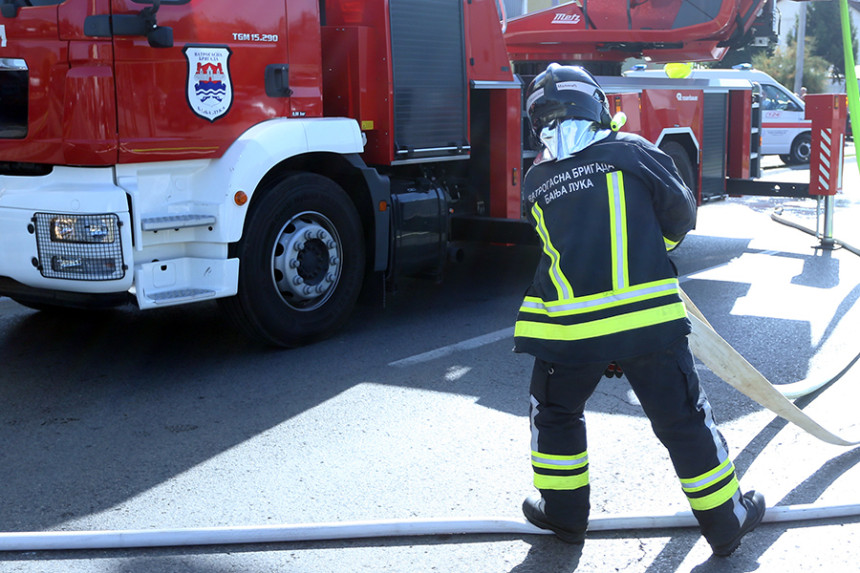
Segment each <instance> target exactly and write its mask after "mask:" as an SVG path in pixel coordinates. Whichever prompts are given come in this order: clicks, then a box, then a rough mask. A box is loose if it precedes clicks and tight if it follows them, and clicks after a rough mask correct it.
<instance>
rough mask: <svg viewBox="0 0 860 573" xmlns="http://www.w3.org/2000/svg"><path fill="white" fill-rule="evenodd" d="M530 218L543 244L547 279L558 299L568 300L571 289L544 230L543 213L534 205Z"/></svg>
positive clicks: (555, 251)
mask: <svg viewBox="0 0 860 573" xmlns="http://www.w3.org/2000/svg"><path fill="white" fill-rule="evenodd" d="M532 216H533V217H534V218H535V229H536V230H537V233H538V235H539V236H540V240H541V243H543V252H544V253H546V256H548V257H549V260H550V266H549V278H550V280H552V283H553V284H554V285H555V290H556V292H558V298H560V299H561V298H569V297H572V296H573V288H572V287H571V286H570V282H568V280H567V277H565V276H564V273H562V272H561V255H560V254H559V253H558V251H557V250H556V248H555V247H554V246H553V245H552V241H551V240H550V238H549V230H548V229H547V228H546V222H545V220H544V216H543V211H542V210H541V208H540V206H539V205H538V204H537V203H535V205H534V207H532Z"/></svg>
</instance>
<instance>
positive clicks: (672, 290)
mask: <svg viewBox="0 0 860 573" xmlns="http://www.w3.org/2000/svg"><path fill="white" fill-rule="evenodd" d="M679 288H680V287H679V285H678V279H676V278H671V279H663V280H659V281H654V282H650V283H643V284H640V285H635V286H631V287H627V288H625V289H622V290H619V291H608V292H602V293H597V294H593V295H589V296H583V297H578V298H572V299H567V300H554V301H548V302H546V301H543V300H541V299H540V298H537V297H533V296H527V297H525V298H524V299H523V304H522V307H521V308H520V312H531V313H534V314H543V315H546V316H570V315H574V314H582V313H584V312H592V311H596V310H603V309H606V308H613V307H616V306H622V305H625V304H630V303H634V302H640V301H643V300H648V299H651V298H657V297H660V296H666V295H669V294H679Z"/></svg>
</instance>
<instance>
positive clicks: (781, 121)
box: [624, 69, 812, 163]
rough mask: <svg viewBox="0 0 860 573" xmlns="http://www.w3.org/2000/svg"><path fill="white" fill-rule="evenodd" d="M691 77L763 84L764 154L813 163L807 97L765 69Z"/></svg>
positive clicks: (639, 73)
mask: <svg viewBox="0 0 860 573" xmlns="http://www.w3.org/2000/svg"><path fill="white" fill-rule="evenodd" d="M624 75H625V76H628V77H652V78H658V77H662V78H665V77H666V74H665V72H664V71H663V70H631V71H629V72H625V74H624ZM689 77H690V78H700V79H736V80H747V81H749V82H751V83H752V84H753V85H756V84H757V85H758V86H760V87H761V108H762V112H761V127H762V134H761V154H762V155H779V157H780V159H782V161H783V162H785V163H809V155H810V152H811V150H812V131H811V130H812V122H811V121H810V120H808V119H805V118H804V106H803V100H802V99H800V98H799V97H797V96H796V95H794V93H792V91H791V90H789V89H788V88H786V87H785V86H783V85H782V84H780V83H779V82H777V81H776V80H775V79H773V78H772V77H770V76H769V75H767V74H766V73H764V72H760V71H758V70H752V69H743V70H734V69H732V70H717V69H709V70H693V71H692V73H691V74H690V76H689Z"/></svg>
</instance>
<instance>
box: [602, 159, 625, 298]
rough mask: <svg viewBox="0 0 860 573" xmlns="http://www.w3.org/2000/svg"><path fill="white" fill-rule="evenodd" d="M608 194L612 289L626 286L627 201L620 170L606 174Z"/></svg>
mask: <svg viewBox="0 0 860 573" xmlns="http://www.w3.org/2000/svg"><path fill="white" fill-rule="evenodd" d="M606 189H607V192H608V194H609V234H610V237H611V241H612V290H619V289H623V288H625V287H626V286H627V282H628V277H629V270H628V265H627V201H626V199H625V196H624V176H623V175H622V174H621V172H620V171H613V172H612V173H607V174H606Z"/></svg>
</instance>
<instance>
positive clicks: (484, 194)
mask: <svg viewBox="0 0 860 573" xmlns="http://www.w3.org/2000/svg"><path fill="white" fill-rule="evenodd" d="M768 8H770V10H772V1H771V0H767V1H765V0H722V1H716V0H707V1H705V0H671V1H669V0H665V1H661V2H654V1H649V0H642V1H638V2H631V1H629V0H624V1H621V0H611V1H610V0H605V1H602V2H588V1H587V0H579V1H573V2H569V3H566V4H563V5H560V6H548V7H547V8H545V9H542V10H537V11H533V12H528V13H523V14H520V15H517V16H515V17H508V16H507V15H506V14H505V13H504V4H503V3H502V2H501V1H500V0H496V1H494V0H245V1H244V2H242V3H241V4H238V5H237V4H236V3H235V2H232V1H228V0H0V295H5V296H8V297H10V298H12V299H13V300H15V301H17V302H19V303H21V304H24V305H26V306H29V307H33V308H37V309H42V310H49V309H62V308H78V309H87V308H101V307H110V306H114V305H120V304H127V303H129V302H131V303H133V304H136V305H137V306H138V307H139V308H141V309H154V308H161V307H166V306H170V305H179V304H187V303H192V302H196V301H204V300H211V299H218V302H219V304H220V306H222V307H223V309H224V310H225V311H226V313H227V314H228V315H229V316H230V317H231V318H232V319H233V321H234V322H235V323H236V324H237V325H238V326H239V327H240V328H241V329H242V330H243V331H244V332H246V333H247V334H248V335H249V336H251V337H253V338H255V339H258V340H260V341H262V342H264V343H267V344H272V345H277V346H284V347H290V346H296V345H301V344H305V343H308V342H311V341H314V340H317V339H319V338H321V337H324V336H327V335H330V334H331V333H332V332H335V331H336V330H337V329H338V328H339V327H341V326H342V325H343V324H344V322H345V321H346V320H347V319H348V317H349V316H350V313H351V311H352V309H353V307H354V305H355V304H356V301H357V298H358V296H359V293H360V291H361V290H362V287H363V286H364V285H365V284H366V283H368V282H370V281H369V278H371V277H382V278H384V279H385V281H389V282H390V281H393V280H394V278H395V277H398V276H403V275H408V276H429V277H438V276H439V275H440V274H441V272H442V269H443V267H444V265H445V264H446V261H447V260H448V259H449V258H450V257H451V256H452V252H454V251H452V245H456V244H457V243H458V242H460V241H475V240H480V241H492V242H500V243H525V242H533V241H534V235H533V232H532V231H531V229H530V228H529V227H528V225H527V224H526V223H525V222H524V221H525V219H524V217H523V203H522V197H521V190H520V183H521V181H522V175H523V171H524V169H526V168H527V167H528V165H529V164H530V163H531V160H532V158H533V157H534V155H535V152H536V146H535V142H534V141H533V140H532V139H530V137H531V135H530V128H529V126H528V125H527V119H525V118H524V113H523V103H522V101H523V91H524V88H525V86H526V85H527V84H528V82H529V80H530V79H531V78H532V77H533V76H534V75H535V74H537V73H538V72H540V71H541V70H542V69H544V68H545V67H546V65H547V64H548V63H549V62H552V61H556V62H562V63H578V64H582V65H586V66H587V67H590V68H591V69H593V70H595V71H596V72H597V73H598V74H599V75H601V76H604V75H605V76H607V77H603V78H602V79H601V81H602V82H603V83H604V85H605V87H606V89H607V91H608V92H609V93H610V94H611V103H612V106H613V108H614V111H624V112H625V113H626V114H627V117H628V123H627V126H626V127H625V130H628V131H633V132H637V133H640V134H642V135H643V136H645V137H647V138H649V139H651V140H652V141H654V142H656V143H658V144H659V145H660V146H661V147H662V148H663V149H664V150H666V151H667V152H668V153H670V154H671V155H672V157H673V158H674V159H675V161H676V163H677V164H678V166H679V169H680V171H681V173H682V174H683V176H684V177H685V179H686V180H687V183H688V184H689V185H690V187H691V188H693V189H694V190H695V191H696V192H697V194H698V195H699V196H700V199H701V200H706V199H707V198H708V197H709V196H714V195H721V194H724V193H725V181H726V178H727V177H734V178H747V177H750V176H751V175H754V173H755V160H756V149H755V146H756V141H757V137H756V134H755V129H756V121H755V116H754V102H753V100H752V94H751V90H750V89H749V86H733V87H732V86H729V87H725V86H722V87H720V86H709V85H706V84H702V85H700V86H696V85H689V84H688V85H685V86H683V87H681V88H678V87H677V86H673V85H664V86H649V85H645V84H636V83H635V81H633V80H628V79H625V78H621V77H620V76H619V74H618V72H620V66H621V62H623V61H624V60H626V59H627V58H630V57H645V58H650V59H651V60H653V61H702V60H714V59H719V58H720V57H722V55H723V54H724V53H725V51H727V50H728V49H729V48H730V47H731V46H734V45H740V44H743V43H747V42H749V41H751V38H752V36H757V35H761V34H765V35H767V34H769V33H770V30H768V29H767V28H768V27H769V26H770V24H771V20H772V12H771V11H770V10H769V9H768ZM762 22H764V24H762ZM757 30H765V31H764V32H760V31H758V32H757ZM610 76H612V77H610Z"/></svg>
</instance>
